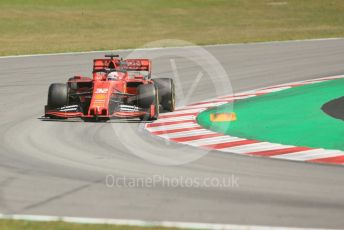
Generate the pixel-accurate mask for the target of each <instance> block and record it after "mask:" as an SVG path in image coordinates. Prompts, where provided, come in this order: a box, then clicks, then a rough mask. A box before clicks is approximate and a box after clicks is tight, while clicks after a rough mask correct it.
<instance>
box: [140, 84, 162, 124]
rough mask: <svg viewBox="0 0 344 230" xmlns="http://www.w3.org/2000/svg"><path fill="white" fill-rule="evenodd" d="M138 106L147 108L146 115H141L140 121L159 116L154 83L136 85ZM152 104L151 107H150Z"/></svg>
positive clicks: (154, 118)
mask: <svg viewBox="0 0 344 230" xmlns="http://www.w3.org/2000/svg"><path fill="white" fill-rule="evenodd" d="M137 95H138V106H139V107H140V108H142V109H145V110H147V115H145V116H141V117H140V119H141V120H142V121H153V120H157V119H158V117H159V97H158V90H157V89H156V87H155V86H154V84H143V85H139V86H138V87H137ZM152 106H153V109H152Z"/></svg>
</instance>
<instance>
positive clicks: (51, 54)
mask: <svg viewBox="0 0 344 230" xmlns="http://www.w3.org/2000/svg"><path fill="white" fill-rule="evenodd" d="M336 40H343V38H315V39H298V40H285V41H269V42H249V43H229V44H212V45H199V46H202V47H222V46H240V45H245V46H248V45H259V44H262V45H263V44H283V43H297V42H317V41H336ZM199 46H198V45H193V46H179V47H178V46H175V47H152V48H137V49H135V48H132V49H116V50H91V51H78V52H62V53H47V54H24V55H9V56H0V59H6V58H26V57H45V56H61V55H80V54H93V53H94V54H97V53H110V52H129V51H133V50H162V49H165V50H166V49H189V48H194V47H199Z"/></svg>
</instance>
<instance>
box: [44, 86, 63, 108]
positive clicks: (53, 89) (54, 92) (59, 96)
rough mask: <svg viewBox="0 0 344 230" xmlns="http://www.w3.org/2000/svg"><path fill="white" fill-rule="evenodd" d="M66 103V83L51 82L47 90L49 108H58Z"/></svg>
mask: <svg viewBox="0 0 344 230" xmlns="http://www.w3.org/2000/svg"><path fill="white" fill-rule="evenodd" d="M66 105H68V88H67V84H62V83H54V84H51V85H50V87H49V91H48V104H47V106H48V107H49V108H60V107H63V106H66Z"/></svg>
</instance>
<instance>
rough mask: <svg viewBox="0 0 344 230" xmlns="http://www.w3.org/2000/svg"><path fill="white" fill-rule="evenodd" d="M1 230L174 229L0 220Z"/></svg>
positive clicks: (165, 229) (168, 229) (166, 229)
mask: <svg viewBox="0 0 344 230" xmlns="http://www.w3.org/2000/svg"><path fill="white" fill-rule="evenodd" d="M0 229H1V230H173V229H175V228H162V227H135V226H121V225H105V224H94V225H93V224H73V223H66V222H34V221H22V220H0Z"/></svg>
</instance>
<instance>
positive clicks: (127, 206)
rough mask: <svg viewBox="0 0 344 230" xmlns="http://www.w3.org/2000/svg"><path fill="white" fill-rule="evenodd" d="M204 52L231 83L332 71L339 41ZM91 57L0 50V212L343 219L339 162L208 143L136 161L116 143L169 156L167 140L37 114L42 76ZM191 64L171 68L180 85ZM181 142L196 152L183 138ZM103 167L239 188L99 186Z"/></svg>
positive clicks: (123, 125) (335, 222)
mask: <svg viewBox="0 0 344 230" xmlns="http://www.w3.org/2000/svg"><path fill="white" fill-rule="evenodd" d="M206 49H207V50H208V51H209V52H211V53H212V54H213V55H214V56H215V57H216V58H217V59H218V60H219V61H220V62H221V64H222V65H223V66H224V68H225V69H226V71H227V72H228V74H229V76H230V79H231V82H232V86H233V89H234V91H235V92H241V91H244V90H250V89H255V88H259V87H263V86H269V85H273V84H280V83H287V82H292V81H297V80H305V79H312V78H317V77H324V76H331V75H339V74H343V73H344V40H324V41H299V42H284V43H266V44H264V43H262V44H247V45H228V46H213V47H207V48H206ZM151 52H164V51H163V50H160V51H157V50H155V51H154V50H152V51H151ZM121 54H122V55H125V54H126V53H125V52H121ZM95 57H101V54H95V53H92V54H74V55H58V56H44V57H22V58H4V59H0V94H1V95H0V96H1V97H0V98H1V99H0V114H1V119H0V135H1V139H0V146H1V148H0V212H1V213H7V214H14V213H15V214H37V215H62V216H82V217H103V218H124V219H143V220H157V221H158V220H169V221H187V222H211V223H230V224H248V225H251V224H252V225H269V226H295V227H326V228H344V218H343V213H344V195H343V194H344V171H343V168H342V167H340V166H330V165H318V164H310V163H301V162H300V163H298V162H289V161H283V160H273V159H266V158H258V157H248V156H240V155H234V154H228V153H220V152H216V151H212V152H209V153H208V154H207V155H206V156H204V157H202V158H200V159H199V160H197V161H194V162H192V163H189V164H185V165H181V166H161V165H156V164H152V163H150V162H147V161H145V160H144V159H140V158H139V157H137V156H136V155H135V154H133V153H132V152H130V151H129V150H128V149H127V147H126V146H125V145H124V144H123V143H125V142H127V141H125V140H127V139H129V138H130V141H131V143H132V144H133V145H137V151H142V150H144V149H147V150H148V151H149V149H150V148H151V146H152V145H162V146H163V147H164V148H165V149H166V151H176V154H177V151H178V146H176V145H174V144H169V145H168V144H166V143H163V142H161V141H160V140H156V139H154V138H152V137H150V136H149V135H143V134H142V133H140V132H136V130H137V127H138V124H137V123H135V122H124V121H123V122H122V121H118V122H115V123H111V124H105V123H83V122H79V121H71V122H55V121H41V120H40V119H38V118H39V117H40V116H41V115H42V112H43V106H44V104H45V102H46V94H47V89H48V86H49V84H50V83H52V82H64V81H65V80H66V79H67V77H69V76H71V75H72V74H74V73H81V74H89V73H90V71H91V69H90V66H91V60H92V59H93V58H95ZM198 68H199V67H197V66H192V65H188V66H183V65H181V68H180V69H179V72H180V75H181V76H180V77H181V81H182V83H183V85H184V86H185V87H190V85H191V84H192V82H193V79H194V72H195V71H197V69H198ZM193 71H194V72H193ZM154 73H155V74H156V75H159V76H169V75H171V74H172V70H171V68H170V63H169V61H168V58H167V57H166V60H164V59H163V58H162V59H161V60H159V61H157V62H155V63H154ZM188 76H189V77H188ZM208 84H209V82H208V81H207V80H204V81H200V85H199V89H200V90H199V91H197V92H195V93H194V94H193V95H192V97H191V100H190V101H195V102H196V101H198V100H201V99H204V98H206V97H208V96H209V97H211V96H213V95H211V92H210V90H208V89H207V86H208ZM296 112H297V111H296ZM280 119H283V118H280ZM114 125H115V126H114ZM113 127H115V128H113ZM115 129H118V130H120V132H121V133H122V135H121V136H118V135H117V134H116V132H115ZM142 140H145V142H142ZM137 143H145V144H137ZM183 151H200V153H201V151H202V150H197V149H193V148H192V147H190V148H189V147H185V148H183ZM156 154H157V155H158V154H160V153H156ZM178 154H180V153H178ZM106 175H113V176H118V177H120V176H124V175H125V176H127V177H138V176H153V175H163V176H166V177H178V176H183V177H191V178H195V177H218V178H220V177H227V176H230V175H234V176H235V177H237V178H239V180H238V185H239V186H238V187H237V186H235V187H232V188H219V187H210V188H209V187H208V188H195V187H193V188H192V187H191V188H183V187H177V188H171V187H166V186H164V185H162V184H160V185H159V184H158V185H156V186H153V187H135V188H129V187H119V186H115V187H112V188H109V187H107V186H106V185H105V177H106Z"/></svg>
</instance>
